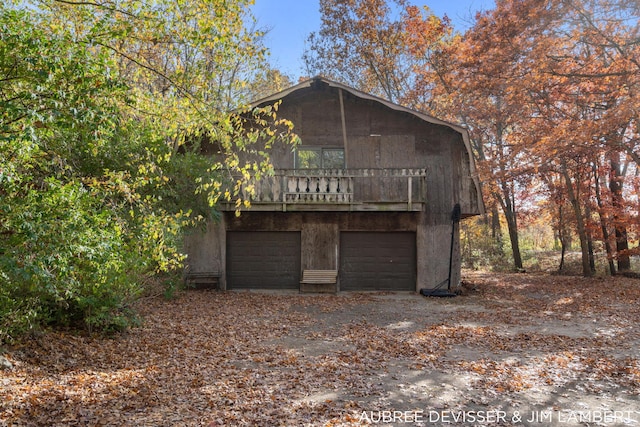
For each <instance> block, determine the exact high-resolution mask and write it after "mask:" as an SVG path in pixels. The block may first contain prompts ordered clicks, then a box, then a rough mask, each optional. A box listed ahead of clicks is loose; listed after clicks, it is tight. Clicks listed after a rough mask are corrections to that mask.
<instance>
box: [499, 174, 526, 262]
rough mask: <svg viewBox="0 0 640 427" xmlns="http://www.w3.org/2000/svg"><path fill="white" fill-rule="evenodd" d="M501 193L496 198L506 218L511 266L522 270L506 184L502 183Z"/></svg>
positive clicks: (516, 226) (512, 212)
mask: <svg viewBox="0 0 640 427" xmlns="http://www.w3.org/2000/svg"><path fill="white" fill-rule="evenodd" d="M502 190H503V194H502V195H500V196H499V197H497V198H498V200H499V201H500V205H501V206H502V211H503V212H504V216H505V219H506V220H507V228H508V230H509V241H510V242H511V252H512V254H513V266H514V267H515V269H516V270H522V269H523V266H522V255H521V254H520V241H519V238H518V219H517V217H516V212H515V210H514V208H513V202H512V200H511V196H510V191H509V188H508V187H507V185H506V184H504V183H503V184H502Z"/></svg>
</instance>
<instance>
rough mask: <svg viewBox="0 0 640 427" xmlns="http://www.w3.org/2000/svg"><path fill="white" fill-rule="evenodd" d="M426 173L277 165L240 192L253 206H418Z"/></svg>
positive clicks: (270, 207)
mask: <svg viewBox="0 0 640 427" xmlns="http://www.w3.org/2000/svg"><path fill="white" fill-rule="evenodd" d="M426 175H427V171H426V169H278V170H276V171H275V173H274V175H272V176H266V177H265V176H263V177H262V179H260V180H255V181H253V182H248V183H247V184H246V185H245V187H244V189H243V193H242V195H243V197H244V198H246V199H248V200H250V201H251V204H252V209H256V210H273V209H280V206H282V209H284V210H286V209H287V206H289V209H290V210H339V209H342V210H347V209H348V210H378V209H386V210H420V209H421V207H422V204H423V203H425V202H426V185H425V180H426ZM249 186H251V187H252V188H253V189H254V191H253V194H251V193H252V192H251V191H248V189H247V187H249ZM274 205H278V207H275V206H274Z"/></svg>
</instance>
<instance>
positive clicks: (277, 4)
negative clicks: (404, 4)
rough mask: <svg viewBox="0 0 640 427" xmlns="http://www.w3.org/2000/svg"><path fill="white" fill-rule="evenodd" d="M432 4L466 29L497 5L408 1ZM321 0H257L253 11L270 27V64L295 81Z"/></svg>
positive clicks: (483, 0) (476, 0)
mask: <svg viewBox="0 0 640 427" xmlns="http://www.w3.org/2000/svg"><path fill="white" fill-rule="evenodd" d="M409 1H410V3H411V4H415V5H417V6H423V5H426V6H429V8H430V9H431V11H432V12H433V13H435V14H436V15H437V16H443V15H444V14H446V15H447V16H448V17H449V18H450V19H451V21H452V23H453V25H454V27H455V28H456V29H457V30H459V31H464V30H465V29H466V28H468V27H469V23H470V22H471V21H472V18H473V16H474V15H475V12H476V11H478V10H488V9H492V8H493V7H494V0H409ZM318 4H319V2H318V0H255V5H254V6H253V13H254V15H255V17H256V19H257V20H258V27H259V28H261V29H269V33H268V34H267V36H266V38H265V44H266V46H267V47H268V48H269V49H270V51H271V57H270V61H271V64H272V65H273V66H274V67H275V68H277V69H279V70H281V71H282V72H284V73H285V74H287V75H289V76H290V77H291V78H292V79H293V81H294V82H296V81H297V80H298V77H300V75H303V74H304V71H303V67H302V59H301V58H302V53H303V52H304V49H305V40H306V39H307V36H308V35H309V33H311V32H313V31H317V30H318V29H319V27H320V13H319V12H318V9H319V6H318Z"/></svg>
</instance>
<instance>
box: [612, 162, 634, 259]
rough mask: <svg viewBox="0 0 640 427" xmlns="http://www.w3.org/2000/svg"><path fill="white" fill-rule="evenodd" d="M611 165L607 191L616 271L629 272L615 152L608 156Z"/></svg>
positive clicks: (621, 175) (621, 178)
mask: <svg viewBox="0 0 640 427" xmlns="http://www.w3.org/2000/svg"><path fill="white" fill-rule="evenodd" d="M609 161H610V164H611V178H610V179H609V190H611V200H612V203H613V209H614V211H613V225H614V227H615V234H616V252H617V258H618V271H625V270H631V258H630V257H629V240H628V238H627V227H626V225H625V223H624V220H623V215H622V212H623V209H624V197H623V195H622V180H623V174H622V171H621V170H620V154H619V153H617V152H615V153H611V155H610V156H609Z"/></svg>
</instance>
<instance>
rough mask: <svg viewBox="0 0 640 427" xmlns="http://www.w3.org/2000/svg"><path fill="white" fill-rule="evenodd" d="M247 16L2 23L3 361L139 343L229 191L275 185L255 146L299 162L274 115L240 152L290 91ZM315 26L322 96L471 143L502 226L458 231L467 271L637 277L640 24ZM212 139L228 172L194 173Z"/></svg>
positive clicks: (605, 7)
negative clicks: (341, 94) (248, 157)
mask: <svg viewBox="0 0 640 427" xmlns="http://www.w3.org/2000/svg"><path fill="white" fill-rule="evenodd" d="M250 6H251V1H250V0H195V1H185V2H174V1H168V0H166V1H165V0H160V1H154V2H146V1H134V2H131V1H119V0H115V1H102V0H98V1H88V2H87V1H82V2H75V1H73V0H57V1H56V0H32V1H16V2H6V3H5V4H3V5H2V6H0V104H1V105H2V107H1V109H0V114H1V115H0V234H1V235H2V239H1V240H0V276H1V278H0V280H2V287H1V288H0V341H2V342H11V341H13V340H15V339H17V338H18V337H20V336H22V335H23V334H24V333H27V332H30V331H33V330H37V329H39V328H42V327H43V326H47V325H72V326H81V327H84V328H86V329H88V330H89V331H93V330H106V331H113V330H121V329H124V328H127V327H128V326H130V325H131V324H134V323H135V322H136V316H135V313H133V312H132V311H131V310H130V306H131V305H130V304H131V302H132V301H134V300H135V299H136V298H137V297H139V295H141V294H142V293H143V292H144V291H145V289H146V288H147V287H148V286H149V284H150V283H152V282H155V281H156V280H157V278H158V277H159V276H162V277H165V278H166V291H167V293H171V292H172V291H173V289H174V288H175V286H177V283H178V282H179V280H178V277H179V276H177V275H175V274H171V272H175V271H180V270H181V268H182V262H183V261H184V256H183V255H182V254H181V251H180V249H181V248H180V242H181V241H182V239H181V237H182V235H183V233H184V232H186V231H188V230H190V229H192V228H193V227H198V226H202V224H204V222H205V221H206V220H208V219H213V218H215V216H216V215H217V211H216V204H217V203H218V201H220V200H223V199H224V200H227V201H233V202H235V203H236V204H237V205H238V206H240V205H244V204H247V203H248V201H246V200H243V199H242V198H241V197H240V195H239V192H238V191H237V190H238V189H239V188H240V187H241V186H242V181H243V180H242V179H240V180H239V181H233V182H231V184H232V185H231V190H224V188H226V186H225V184H226V183H228V181H229V177H230V176H232V175H233V176H242V177H244V179H247V178H248V177H249V176H251V175H255V174H258V175H260V174H268V173H270V171H271V170H272V167H271V165H270V163H269V158H268V152H267V151H259V150H258V149H257V148H256V147H255V146H254V143H255V141H257V140H258V139H267V140H268V141H270V143H272V142H274V141H276V140H284V141H286V142H288V143H291V144H292V145H295V144H296V143H297V137H296V136H295V128H294V127H293V126H292V124H291V123H289V122H286V121H283V120H279V119H278V118H277V105H274V106H272V107H268V108H266V109H261V110H255V111H253V114H251V115H250V116H248V117H249V118H245V119H242V120H252V121H254V122H255V123H256V124H259V125H260V126H259V127H256V129H260V130H256V131H255V133H254V134H251V135H242V136H241V135H240V132H239V130H240V129H241V128H242V127H243V123H241V121H240V120H241V119H239V118H238V117H237V116H235V115H234V114H233V112H234V111H238V109H242V108H243V107H244V106H246V105H247V103H248V102H249V101H251V100H253V99H257V98H260V96H262V95H264V94H268V93H273V92H275V91H277V90H281V89H284V88H286V87H287V86H289V85H290V84H292V83H293V82H291V79H290V78H289V77H287V76H286V75H284V74H283V73H281V72H280V71H278V70H277V69H274V68H273V67H272V66H271V65H270V64H269V61H268V51H267V49H266V48H265V46H264V44H263V37H264V32H263V31H261V30H259V29H257V26H256V23H255V20H254V19H253V17H252V16H251V8H250ZM320 14H321V27H320V29H319V30H318V31H317V32H314V33H311V34H310V35H309V37H308V39H307V45H308V49H307V51H306V52H305V54H304V57H303V61H304V64H305V67H306V70H307V74H308V76H314V75H319V74H321V75H324V76H326V77H328V78H332V79H335V80H338V81H341V82H344V83H346V84H348V85H350V86H353V87H355V88H358V89H360V90H362V91H365V92H369V93H372V94H375V95H378V96H380V97H383V98H385V99H388V100H390V101H393V102H396V103H399V104H402V105H405V106H407V107H411V108H414V109H416V110H419V111H422V112H425V113H428V114H431V115H434V116H436V117H439V118H442V119H445V120H449V121H451V122H455V123H461V124H463V125H465V126H466V127H467V128H468V129H469V132H470V135H471V141H472V145H473V150H474V153H473V155H474V156H475V158H476V162H477V165H478V173H479V175H480V180H481V182H482V185H483V194H484V198H485V204H486V206H487V215H486V216H483V217H482V218H478V219H477V220H471V221H467V222H465V223H464V224H463V240H462V244H463V246H462V248H463V254H464V256H465V262H466V263H467V264H468V266H471V267H482V266H491V267H496V266H498V267H501V268H507V269H515V270H522V269H524V268H531V267H533V266H535V265H536V263H537V262H538V254H539V253H540V252H541V251H546V250H558V251H559V252H560V256H559V258H558V259H559V261H558V265H557V267H556V269H558V270H561V271H562V270H564V269H565V267H566V263H565V261H564V259H565V258H564V255H565V253H567V252H568V251H570V250H571V249H572V248H573V247H574V246H575V247H576V249H578V248H579V254H580V255H579V259H580V272H581V274H582V275H584V276H591V275H594V274H609V275H614V274H618V273H620V272H623V273H628V272H630V271H631V270H632V262H631V261H632V259H633V256H634V255H635V254H636V252H637V247H638V226H639V224H638V213H639V212H638V210H639V208H640V200H639V199H638V190H639V189H640V176H639V175H640V171H639V169H638V164H639V161H640V157H639V156H640V149H639V147H638V143H639V139H638V135H639V132H638V130H639V129H638V95H637V94H638V90H639V89H640V34H639V22H638V21H639V19H640V3H638V2H629V1H626V0H545V1H539V0H499V1H497V2H496V7H495V8H494V9H493V10H487V11H485V12H482V13H479V14H478V15H476V17H475V21H474V22H473V24H472V25H471V26H470V28H469V29H468V30H467V31H466V32H465V33H464V34H461V33H458V32H455V31H454V29H453V28H452V26H451V23H450V21H449V20H448V18H446V17H438V16H435V15H434V14H432V13H431V12H430V10H429V9H428V8H418V7H415V6H412V5H411V3H410V1H405V0H388V1H383V0H321V1H320ZM211 137H213V138H215V139H216V140H218V141H220V143H221V147H222V149H223V151H224V153H225V159H224V160H223V161H221V162H220V163H217V164H213V165H212V164H210V163H209V162H208V161H207V160H206V159H204V158H203V157H202V156H200V155H199V142H201V141H202V139H203V138H211ZM268 145H269V144H267V146H268ZM243 151H253V152H254V153H255V154H256V155H257V156H254V158H259V159H260V160H258V161H256V162H254V163H250V164H241V163H240V162H239V161H238V153H240V152H243ZM505 258H506V259H508V260H509V261H508V262H506V261H505ZM598 259H601V260H604V262H603V263H602V265H599V264H598V262H597V260H598Z"/></svg>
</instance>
